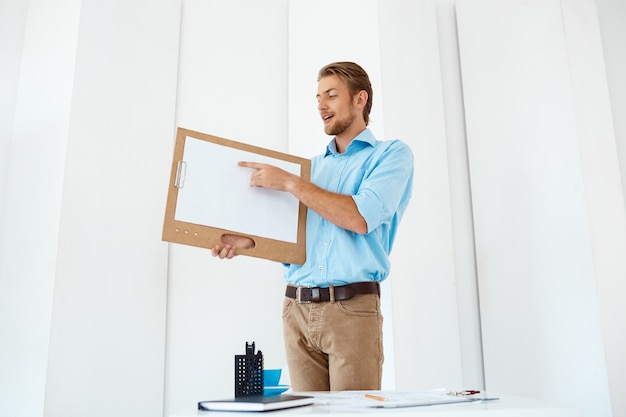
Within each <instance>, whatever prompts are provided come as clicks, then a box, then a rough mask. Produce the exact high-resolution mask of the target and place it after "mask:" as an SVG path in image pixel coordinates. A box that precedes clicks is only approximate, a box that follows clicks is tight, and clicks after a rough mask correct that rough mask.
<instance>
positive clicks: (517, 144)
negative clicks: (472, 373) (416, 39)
mask: <svg viewBox="0 0 626 417" xmlns="http://www.w3.org/2000/svg"><path fill="white" fill-rule="evenodd" d="M457 16H458V28H459V43H460V53H461V68H462V78H463V93H464V98H465V109H466V124H467V136H468V148H469V158H470V177H471V184H472V201H473V209H474V221H475V237H476V250H477V265H478V276H479V287H480V306H481V318H482V329H483V337H484V339H483V342H484V343H483V347H484V354H485V376H486V384H487V389H488V390H493V391H496V392H500V393H509V394H514V393H515V394H517V395H522V396H528V397H534V398H540V399H545V400H550V401H555V402H560V403H564V404H573V405H576V406H578V407H580V408H582V409H584V410H585V411H586V412H587V415H589V416H609V415H610V413H611V411H610V405H609V397H608V387H607V379H606V378H607V373H606V364H605V356H604V350H603V349H604V346H603V340H602V334H601V327H600V324H601V321H600V315H599V302H598V297H597V282H596V279H595V278H596V276H595V272H594V259H593V252H592V240H591V238H590V235H589V226H590V221H589V212H588V208H587V205H586V200H585V185H586V182H585V181H584V178H583V164H582V162H581V155H580V153H581V148H580V147H579V137H578V133H577V125H576V116H575V110H574V96H573V92H572V84H571V82H572V81H571V78H570V68H569V66H568V56H567V48H566V39H565V36H564V28H563V20H562V14H561V7H560V3H559V2H558V1H555V0H554V1H548V2H547V1H545V0H541V1H517V0H511V1H506V2H504V1H500V0H495V1H493V0H483V1H460V2H458V4H457ZM572 386H585V387H586V390H585V395H580V393H578V392H575V391H572V390H571V389H570V388H571V387H572Z"/></svg>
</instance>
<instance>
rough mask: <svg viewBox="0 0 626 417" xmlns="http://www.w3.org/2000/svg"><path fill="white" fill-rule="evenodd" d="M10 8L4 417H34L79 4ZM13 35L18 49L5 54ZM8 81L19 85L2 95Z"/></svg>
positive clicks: (43, 360)
mask: <svg viewBox="0 0 626 417" xmlns="http://www.w3.org/2000/svg"><path fill="white" fill-rule="evenodd" d="M12 3H14V2H11V3H6V4H5V3H3V4H2V6H0V9H1V11H0V12H5V13H8V14H7V15H6V16H5V15H3V16H2V18H0V21H1V22H0V24H2V23H3V22H4V20H5V18H10V19H12V22H10V23H8V24H7V26H3V27H2V33H3V34H4V35H6V37H3V39H2V41H1V42H2V43H5V42H6V43H5V44H4V45H5V46H7V47H8V48H7V49H4V47H3V48H2V52H9V53H7V54H6V55H2V58H1V60H2V63H1V64H0V66H2V67H3V70H2V71H0V76H3V77H10V78H8V79H3V80H2V84H3V85H0V95H2V99H1V100H2V108H1V109H0V111H3V114H2V116H1V117H2V123H1V124H2V128H1V131H0V134H1V135H2V139H1V140H0V142H1V144H0V147H1V148H0V153H2V155H1V156H0V163H1V164H2V167H1V168H0V170H2V173H1V174H0V181H2V182H3V184H2V185H1V186H0V200H1V201H0V205H1V206H2V209H1V210H0V214H1V215H2V216H1V217H0V232H1V237H0V415H3V416H15V415H23V416H34V417H36V416H41V415H43V413H44V402H45V390H46V367H47V365H48V348H49V341H50V328H51V320H52V318H51V311H52V306H53V302H54V286H55V272H56V271H55V269H56V257H57V252H58V232H59V217H60V215H61V200H62V198H61V196H62V190H63V170H64V163H65V160H66V158H65V152H66V145H67V141H68V139H67V138H68V125H69V121H70V111H71V98H72V85H73V78H74V62H75V57H76V39H77V34H78V27H79V16H80V8H81V2H80V1H78V0H57V1H45V0H44V1H39V0H32V1H29V2H22V3H24V6H21V5H20V6H19V7H18V5H17V4H12ZM11 7H15V9H14V10H13V11H9V10H10V8H11ZM22 7H24V8H22ZM58 22H63V24H62V25H58ZM14 25H15V26H14ZM22 25H23V26H22ZM5 31H6V32H5ZM9 31H14V32H12V33H11V34H10V35H9V33H7V32H9ZM14 37H18V38H20V39H21V40H20V41H19V43H18V42H16V44H19V45H20V47H19V48H16V49H13V53H10V51H11V49H12V47H10V46H9V45H8V44H9V42H13V41H14V39H15V38H14ZM5 64H6V65H7V66H6V67H5ZM13 65H15V67H14V66H13ZM13 71H16V72H13ZM7 81H8V82H9V83H11V84H13V83H15V84H13V85H11V86H10V87H8V88H6V89H4V88H3V87H4V82H7ZM16 81H17V82H16ZM7 99H9V100H14V101H13V102H12V103H7V102H6V101H5V100H7ZM7 104H8V111H7V112H6V113H4V111H5V109H7V107H5V106H6V105H7ZM11 107H12V108H11ZM7 116H8V117H10V118H11V120H10V121H9V123H8V125H7V124H6V122H7V119H6V117H7ZM5 129H6V130H5ZM5 135H6V136H5ZM4 152H6V153H4ZM5 180H6V181H7V182H6V189H5V188H4V185H5V183H4V181H5Z"/></svg>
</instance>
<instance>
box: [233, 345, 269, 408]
mask: <svg viewBox="0 0 626 417" xmlns="http://www.w3.org/2000/svg"><path fill="white" fill-rule="evenodd" d="M253 395H263V353H262V352H261V351H260V350H259V351H258V352H257V353H256V354H255V353H254V342H252V344H248V342H246V354H245V355H235V397H250V396H253Z"/></svg>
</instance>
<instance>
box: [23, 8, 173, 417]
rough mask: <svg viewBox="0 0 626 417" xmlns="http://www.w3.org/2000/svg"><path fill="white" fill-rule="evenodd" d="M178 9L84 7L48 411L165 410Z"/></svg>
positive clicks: (63, 416)
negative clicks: (166, 228)
mask: <svg viewBox="0 0 626 417" xmlns="http://www.w3.org/2000/svg"><path fill="white" fill-rule="evenodd" d="M179 15H180V2H179V1H177V0H160V1H137V2H132V3H128V2H125V1H108V2H84V3H83V4H82V8H81V16H80V30H79V32H78V44H77V50H76V61H75V68H76V70H75V75H74V79H73V89H70V91H72V108H71V117H70V119H69V135H68V139H67V157H66V163H65V178H64V182H63V193H62V196H63V200H62V210H61V217H60V223H59V233H58V236H55V240H57V239H58V256H57V258H56V279H55V285H54V305H53V309H52V321H51V331H50V349H49V361H48V370H47V371H48V372H47V384H46V402H45V415H46V417H57V416H58V417H73V416H86V415H89V416H111V415H117V416H128V415H133V416H146V417H148V416H150V417H153V416H158V415H161V414H162V412H163V390H164V362H165V308H166V284H167V244H166V243H164V242H162V241H161V227H162V224H163V210H164V207H165V199H166V191H167V190H166V187H167V182H168V171H169V169H168V168H169V166H170V158H171V154H170V152H171V143H172V138H173V135H174V129H173V127H174V110H175V107H174V104H175V95H176V71H177V56H178V54H177V49H178V23H179ZM52 22H53V23H54V24H55V25H57V24H58V22H56V21H54V20H52ZM61 26H62V25H61ZM73 68H74V67H73ZM27 262H28V261H27Z"/></svg>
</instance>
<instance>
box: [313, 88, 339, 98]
mask: <svg viewBox="0 0 626 417" xmlns="http://www.w3.org/2000/svg"><path fill="white" fill-rule="evenodd" d="M333 90H336V88H335V87H331V88H329V89H328V90H326V91H322V94H328V93H330V92H331V91H333ZM320 95H321V94H316V95H315V97H317V98H319V97H320Z"/></svg>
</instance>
